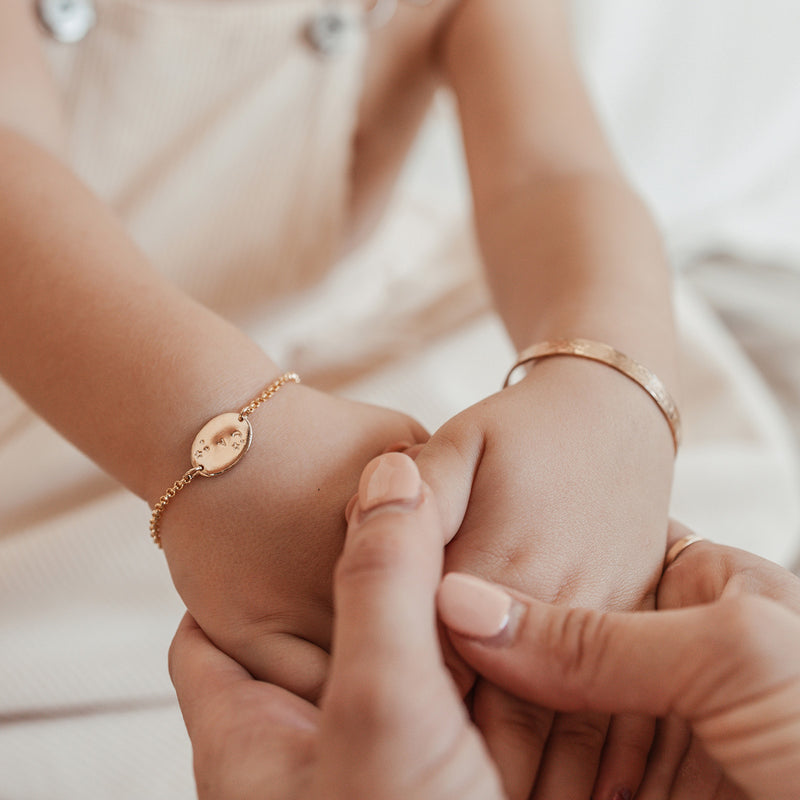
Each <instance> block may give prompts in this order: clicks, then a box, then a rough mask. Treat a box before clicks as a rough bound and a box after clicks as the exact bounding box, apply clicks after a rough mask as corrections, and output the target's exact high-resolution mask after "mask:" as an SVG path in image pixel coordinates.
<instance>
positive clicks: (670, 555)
mask: <svg viewBox="0 0 800 800" xmlns="http://www.w3.org/2000/svg"><path fill="white" fill-rule="evenodd" d="M702 541H705V540H704V539H703V537H702V536H695V535H694V534H693V533H692V534H690V535H689V536H684V537H683V538H682V539H678V541H677V542H675V544H674V545H672V547H670V549H669V550H667V555H666V556H665V558H664V569H666V568H667V567H668V566H669V565H670V564H671V563H672V562H673V561H674V560H675V559H676V558H677V557H678V556H679V555H680V554H681V553H682V552H683V551H684V550H685V549H686V548H687V547H688V546H689V545H690V544H694V543H695V542H702Z"/></svg>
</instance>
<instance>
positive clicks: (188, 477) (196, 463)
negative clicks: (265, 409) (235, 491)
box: [150, 372, 300, 550]
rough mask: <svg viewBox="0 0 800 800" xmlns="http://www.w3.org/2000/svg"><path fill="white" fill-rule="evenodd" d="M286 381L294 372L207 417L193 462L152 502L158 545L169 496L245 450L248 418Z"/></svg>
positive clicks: (220, 470) (228, 465) (226, 464)
mask: <svg viewBox="0 0 800 800" xmlns="http://www.w3.org/2000/svg"><path fill="white" fill-rule="evenodd" d="M285 383H300V376H299V375H298V374H297V373H296V372H286V373H285V374H283V375H281V376H280V378H276V379H275V380H274V381H273V382H272V383H271V384H269V386H267V387H266V389H264V391H263V392H261V393H260V394H259V395H258V396H257V397H255V398H253V399H252V400H251V401H250V402H249V403H248V404H247V405H246V406H244V407H243V408H242V409H240V410H239V411H229V412H227V413H225V414H219V415H218V416H216V417H214V418H213V419H210V420H209V421H208V422H206V424H205V425H203V427H202V428H201V429H200V431H199V432H198V434H197V436H195V437H194V441H193V442H192V451H191V462H192V466H191V467H190V468H189V469H188V470H187V471H186V472H185V473H184V474H183V475H182V476H181V477H180V478H178V480H177V481H175V483H173V484H172V486H170V487H169V489H167V491H166V492H164V494H163V495H162V496H161V499H160V500H159V501H158V502H157V503H156V504H155V505H154V506H153V510H152V514H151V515H150V538H151V539H152V540H153V543H154V544H155V545H156V547H158V549H159V550H160V549H161V533H160V531H159V523H160V521H161V515H162V514H163V513H164V511H165V509H166V507H167V505H169V502H170V500H172V498H173V497H175V495H176V494H178V492H179V491H181V489H183V488H184V486H188V485H189V484H190V483H191V482H192V481H193V480H194V479H195V478H196V477H197V476H198V475H203V476H205V477H207V478H213V477H214V476H215V475H221V474H222V473H223V472H227V471H228V470H229V469H230V468H231V467H232V466H234V465H235V464H237V463H238V462H239V460H240V459H241V458H242V456H243V455H244V454H245V453H246V452H247V451H248V449H249V447H250V443H251V442H252V441H253V428H252V426H251V425H250V420H249V419H247V418H248V417H249V416H250V414H252V413H253V412H254V411H255V410H256V409H257V408H258V407H259V406H260V405H261V404H262V403H265V402H266V401H267V400H269V399H270V398H271V397H272V396H273V395H274V394H275V393H276V392H277V391H278V390H279V389H280V388H281V386H283V385H284V384H285Z"/></svg>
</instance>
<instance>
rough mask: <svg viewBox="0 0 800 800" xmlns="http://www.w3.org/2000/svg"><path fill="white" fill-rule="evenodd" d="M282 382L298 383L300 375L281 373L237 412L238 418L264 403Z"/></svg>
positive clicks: (247, 414) (250, 412)
mask: <svg viewBox="0 0 800 800" xmlns="http://www.w3.org/2000/svg"><path fill="white" fill-rule="evenodd" d="M284 383H300V376H299V375H298V374H297V373H296V372H287V373H286V374H285V375H281V376H280V378H278V379H277V380H274V381H273V382H272V383H271V384H270V385H269V386H267V388H266V389H264V391H263V392H261V394H260V395H259V396H258V397H256V398H255V399H254V400H251V401H250V402H249V403H248V404H247V405H246V406H245V407H244V408H243V409H242V410H241V411H240V412H239V419H244V418H245V417H247V416H249V415H250V414H252V413H253V412H254V411H255V410H256V409H257V408H258V407H259V406H260V405H261V404H262V403H266V402H267V400H269V399H270V397H272V396H273V395H274V394H275V393H276V392H277V391H278V389H280V388H281V386H283V384H284Z"/></svg>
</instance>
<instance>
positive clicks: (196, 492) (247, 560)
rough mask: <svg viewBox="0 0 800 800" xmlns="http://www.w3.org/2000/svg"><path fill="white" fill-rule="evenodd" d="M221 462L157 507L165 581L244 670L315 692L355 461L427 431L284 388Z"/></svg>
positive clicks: (389, 414) (400, 418) (387, 414)
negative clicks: (232, 457)
mask: <svg viewBox="0 0 800 800" xmlns="http://www.w3.org/2000/svg"><path fill="white" fill-rule="evenodd" d="M251 422H252V425H253V444H252V446H251V448H250V450H249V451H248V452H247V454H246V455H245V456H244V458H243V459H242V460H241V461H240V462H239V463H238V464H237V465H236V466H235V467H234V468H233V469H231V471H230V472H228V473H225V474H224V475H220V476H218V477H214V478H209V479H205V478H197V479H195V480H194V481H193V483H192V484H191V486H189V487H187V488H186V489H185V490H184V491H183V492H181V493H180V494H179V495H178V496H177V497H176V498H175V499H174V500H173V501H172V503H171V504H170V506H169V508H168V510H167V511H166V512H165V514H164V517H163V522H162V527H161V538H162V543H163V547H164V552H165V553H166V556H167V559H168V561H169V567H170V571H171V573H172V577H173V580H174V582H175V586H176V587H177V589H178V591H179V592H180V594H181V597H182V598H183V600H184V602H185V603H186V606H187V608H188V609H189V612H190V613H191V615H192V616H193V617H194V619H195V620H197V622H198V624H199V625H200V626H201V627H202V629H203V631H204V632H205V633H206V635H207V636H208V637H209V638H210V639H211V640H212V641H213V642H214V644H216V645H217V646H218V647H219V648H220V649H222V650H224V651H225V652H226V653H228V654H229V655H230V656H231V657H233V658H234V659H235V660H236V661H238V662H239V663H240V664H242V666H244V667H245V668H246V669H247V670H248V671H249V672H250V673H251V674H252V675H253V676H254V677H256V678H258V679H260V680H265V681H269V682H272V683H276V684H279V685H280V686H283V687H284V688H286V689H288V690H289V691H291V692H294V693H296V694H299V695H301V696H303V697H305V698H307V699H311V700H316V699H318V697H319V693H320V690H321V687H322V684H323V681H324V680H325V676H326V670H327V661H328V651H329V649H330V636H331V619H332V600H331V591H332V589H331V586H332V575H333V567H334V564H335V562H336V559H337V558H338V556H339V554H340V552H341V548H342V543H343V541H344V533H345V527H346V523H345V517H344V509H345V505H346V503H347V501H348V499H349V498H350V497H351V496H352V495H353V493H354V492H355V490H356V488H357V486H358V478H359V475H360V473H361V470H362V469H363V467H364V465H365V464H367V462H368V461H369V460H370V459H371V458H373V457H374V456H376V455H378V454H380V453H381V452H382V451H383V450H385V449H387V448H391V447H392V446H393V445H395V444H396V443H398V442H405V443H406V444H413V443H415V442H423V441H425V440H426V439H427V434H426V432H425V431H424V429H423V428H422V427H421V426H420V425H418V424H417V423H416V422H415V421H414V420H412V419H411V418H409V417H407V416H405V415H404V414H400V413H398V412H396V411H390V410H388V409H384V408H378V407H375V406H367V405H363V404H360V403H354V402H350V401H346V400H341V399H337V398H334V397H331V396H328V395H325V394H322V393H320V392H317V391H314V390H313V389H310V388H308V387H306V386H303V385H301V386H294V385H292V386H287V387H285V388H284V389H282V390H281V392H279V393H278V394H277V395H276V396H275V397H274V398H273V399H272V400H270V401H269V402H268V403H266V404H265V405H264V406H263V407H262V408H260V409H259V410H258V411H256V412H255V413H254V414H253V416H252V417H251Z"/></svg>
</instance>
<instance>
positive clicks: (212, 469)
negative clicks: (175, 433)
mask: <svg viewBox="0 0 800 800" xmlns="http://www.w3.org/2000/svg"><path fill="white" fill-rule="evenodd" d="M252 438H253V429H252V428H251V427H250V422H249V421H248V420H247V417H245V418H244V419H239V412H238V411H230V412H228V413H227V414H220V415H219V416H218V417H214V419H210V420H209V421H208V422H206V424H205V425H203V427H202V428H201V429H200V433H198V434H197V436H195V437H194V442H192V466H193V467H202V468H203V471H202V472H201V473H200V474H201V475H206V476H209V477H210V476H212V475H219V474H220V473H222V472H225V471H226V470H229V469H230V468H231V467H232V466H233V465H234V464H235V463H236V462H237V461H238V460H239V459H240V458H241V457H242V456H243V455H244V454H245V453H246V452H247V448H248V447H250V442H251V440H252Z"/></svg>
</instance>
